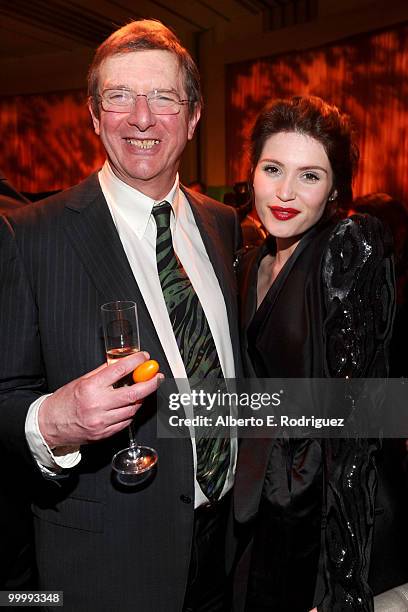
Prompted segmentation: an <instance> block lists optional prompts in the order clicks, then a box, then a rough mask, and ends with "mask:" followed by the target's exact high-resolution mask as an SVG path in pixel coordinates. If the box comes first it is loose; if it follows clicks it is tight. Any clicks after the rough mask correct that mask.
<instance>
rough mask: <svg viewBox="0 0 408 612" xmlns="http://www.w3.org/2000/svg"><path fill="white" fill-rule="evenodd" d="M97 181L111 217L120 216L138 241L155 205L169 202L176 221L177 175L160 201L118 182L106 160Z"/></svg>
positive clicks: (177, 199)
mask: <svg viewBox="0 0 408 612" xmlns="http://www.w3.org/2000/svg"><path fill="white" fill-rule="evenodd" d="M99 181H100V184H101V187H102V191H103V192H104V194H105V195H106V198H107V200H108V205H109V207H110V208H111V211H112V214H113V216H115V214H117V213H118V214H120V216H121V217H122V218H123V219H124V220H125V221H126V222H127V223H128V224H129V225H130V227H131V228H132V229H133V230H134V232H135V233H136V235H137V237H138V238H139V239H142V238H143V236H144V234H145V232H146V229H147V225H148V223H149V219H150V216H151V213H152V208H153V206H154V205H155V204H158V203H159V202H163V201H164V200H166V201H167V202H170V204H171V205H172V208H173V212H174V215H175V217H176V220H177V211H178V206H179V176H178V174H177V175H176V178H175V181H174V184H173V186H172V188H171V189H170V191H169V193H168V194H167V195H166V196H165V197H164V198H162V199H161V200H153V199H152V198H149V196H146V195H145V194H144V193H142V192H141V191H139V190H138V189H135V188H134V187H131V186H130V185H127V183H124V182H123V181H122V180H120V179H119V178H118V177H117V176H116V174H115V173H114V172H113V170H112V168H111V166H110V164H109V161H108V160H106V161H105V163H104V165H103V167H102V169H101V171H100V172H99Z"/></svg>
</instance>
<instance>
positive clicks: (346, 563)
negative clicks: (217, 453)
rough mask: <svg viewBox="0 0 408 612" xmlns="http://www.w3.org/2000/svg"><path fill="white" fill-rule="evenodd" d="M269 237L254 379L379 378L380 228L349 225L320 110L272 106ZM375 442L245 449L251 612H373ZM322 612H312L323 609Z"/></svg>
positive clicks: (248, 351) (243, 499) (338, 131)
mask: <svg viewBox="0 0 408 612" xmlns="http://www.w3.org/2000/svg"><path fill="white" fill-rule="evenodd" d="M251 155H252V174H253V176H252V179H253V188H254V195H255V203H256V208H257V212H258V215H259V217H260V219H261V221H262V223H263V225H264V226H265V228H266V230H267V232H268V237H267V239H266V241H265V243H264V244H263V245H262V246H261V247H260V248H258V249H254V250H252V251H250V252H248V253H246V255H245V256H244V257H243V259H242V261H241V266H240V280H241V299H242V336H243V337H242V341H243V347H244V357H245V361H246V367H247V375H248V376H258V377H263V378H267V377H272V378H303V377H305V378H309V377H310V378H314V377H316V378H326V377H341V378H344V377H353V378H355V377H383V376H386V375H387V360H386V354H387V348H388V344H389V338H390V331H391V323H392V315H393V308H394V291H393V271H392V261H391V245H390V242H389V240H388V239H387V237H386V236H384V232H383V228H382V226H381V224H380V223H379V222H378V221H377V219H375V218H372V217H369V216H367V215H355V216H352V217H350V218H348V219H340V217H339V216H338V214H337V212H336V211H337V209H338V208H339V207H340V206H341V207H342V208H347V203H349V202H350V201H351V199H352V189H351V181H352V177H353V173H354V171H355V168H356V165H357V160H358V151H357V148H356V146H355V144H354V143H353V139H352V134H351V129H350V125H349V122H348V119H347V117H346V116H345V115H342V114H341V113H340V112H339V111H338V109H337V108H336V107H334V106H329V105H328V104H326V103H324V102H323V101H322V100H321V99H320V98H315V97H296V98H292V99H291V100H283V101H282V100H281V101H276V102H273V103H272V104H270V105H269V106H267V107H266V109H265V110H264V111H263V112H262V113H261V114H260V115H259V117H258V119H257V121H256V124H255V126H254V128H253V131H252V136H251ZM377 447H378V444H377V443H376V442H375V441H373V440H367V439H348V440H342V439H337V440H331V439H330V440H328V439H326V440H322V439H269V440H243V441H242V444H241V447H240V455H239V459H238V467H237V478H236V486H235V508H236V517H237V520H238V521H239V522H241V523H246V524H252V526H253V546H252V557H251V562H250V571H249V579H248V591H247V596H246V607H245V609H246V611H248V612H249V611H250V612H258V611H259V612H260V611H264V610H265V611H266V610H268V611H270V612H308V611H309V610H311V609H312V608H313V609H314V610H316V609H317V610H318V612H340V611H345V610H350V611H353V612H357V611H364V612H365V611H372V609H373V603H372V593H371V590H370V587H369V585H368V582H367V576H368V570H369V562H370V548H371V539H372V527H373V522H374V513H375V510H374V500H375V490H376V478H375V453H376V450H377ZM314 606H315V607H314Z"/></svg>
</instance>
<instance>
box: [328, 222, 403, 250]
mask: <svg viewBox="0 0 408 612" xmlns="http://www.w3.org/2000/svg"><path fill="white" fill-rule="evenodd" d="M328 242H329V244H331V245H333V244H338V245H341V244H342V245H346V244H349V246H350V247H351V246H352V247H354V250H355V251H364V250H368V251H370V250H371V249H373V248H379V247H382V249H384V250H385V251H389V252H391V251H392V238H391V235H390V232H389V231H388V229H386V228H385V227H384V226H383V224H382V223H381V221H380V220H379V219H378V218H377V217H373V216H372V215H368V214H359V213H355V214H353V215H351V216H350V217H345V218H342V219H340V220H338V221H337V223H336V224H335V225H334V227H333V229H332V231H331V233H330V236H329V241H328Z"/></svg>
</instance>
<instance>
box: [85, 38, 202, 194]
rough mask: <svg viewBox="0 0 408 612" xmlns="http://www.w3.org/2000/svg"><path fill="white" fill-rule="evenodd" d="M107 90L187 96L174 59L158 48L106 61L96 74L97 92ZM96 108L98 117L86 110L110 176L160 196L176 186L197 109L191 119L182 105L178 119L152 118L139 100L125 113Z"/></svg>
mask: <svg viewBox="0 0 408 612" xmlns="http://www.w3.org/2000/svg"><path fill="white" fill-rule="evenodd" d="M105 89H131V90H133V91H134V92H135V93H137V94H148V93H149V92H151V91H153V90H154V89H167V90H172V91H175V92H176V93H177V94H178V95H179V97H180V99H181V100H183V99H186V98H187V95H186V92H185V90H184V84H183V76H182V71H181V69H180V67H179V64H178V61H177V57H176V56H175V55H173V54H172V53H170V52H169V51H160V50H148V51H135V52H131V53H125V54H121V55H114V56H112V57H108V58H107V59H106V60H104V62H102V64H101V67H100V71H99V94H101V93H102V92H103V91H104V90H105ZM99 109H100V115H99V118H98V117H96V116H95V115H94V113H93V112H92V109H91V107H90V112H91V115H92V120H93V124H94V128H95V132H96V134H98V136H100V138H101V140H102V142H103V145H104V147H105V149H106V153H107V156H108V159H109V161H110V164H111V166H112V169H113V171H114V173H115V174H116V175H117V176H118V177H119V178H120V179H121V180H122V181H124V182H125V183H127V184H128V185H130V186H131V187H135V188H136V189H138V190H139V191H141V192H142V193H144V194H145V195H147V196H150V197H151V198H153V199H155V200H159V199H160V198H163V197H164V196H165V195H166V194H167V193H168V192H169V191H170V189H171V187H172V185H173V183H174V180H175V176H176V173H177V169H178V166H179V162H180V157H181V154H182V152H183V150H184V148H185V146H186V144H187V141H188V140H191V138H192V137H193V134H194V129H195V126H196V124H197V121H198V120H199V118H200V112H199V110H197V111H196V112H195V113H194V115H193V116H191V117H189V114H188V105H187V104H186V105H183V106H180V112H179V113H178V114H177V115H154V114H153V113H152V112H151V111H150V109H149V106H148V103H147V99H146V98H145V97H142V96H140V97H137V98H136V103H135V104H134V106H133V109H132V111H130V112H127V113H117V112H112V111H104V110H103V108H102V107H101V106H100V107H99Z"/></svg>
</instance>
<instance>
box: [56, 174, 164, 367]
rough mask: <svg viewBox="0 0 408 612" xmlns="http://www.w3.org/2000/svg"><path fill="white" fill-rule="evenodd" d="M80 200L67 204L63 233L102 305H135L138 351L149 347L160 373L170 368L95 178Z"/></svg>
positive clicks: (90, 181)
mask: <svg viewBox="0 0 408 612" xmlns="http://www.w3.org/2000/svg"><path fill="white" fill-rule="evenodd" d="M85 183H86V188H84V189H83V197H82V198H81V197H79V198H77V199H76V201H70V202H69V204H68V205H67V206H66V211H65V217H66V222H65V231H66V234H67V236H68V239H69V240H70V242H71V243H72V245H73V247H74V249H75V250H76V252H77V253H78V255H79V257H80V259H81V261H82V263H83V265H84V267H85V269H86V271H87V273H88V275H89V277H90V278H91V279H92V282H93V283H94V285H95V286H96V288H97V289H98V291H99V293H100V294H101V304H102V303H104V302H110V301H116V300H134V301H135V302H136V303H137V305H138V315H139V329H140V341H141V348H143V347H148V348H149V351H150V352H151V353H152V355H155V357H156V359H158V361H160V366H161V371H162V372H163V373H164V374H165V375H166V376H171V371H170V367H169V365H168V363H167V359H166V356H165V354H164V351H163V349H162V346H161V343H160V340H159V338H158V336H157V333H156V330H155V328H154V325H153V322H152V320H151V318H150V315H149V313H148V310H147V308H146V305H145V303H144V300H143V297H142V294H141V292H140V290H139V287H138V285H137V282H136V280H135V277H134V276H133V272H132V269H131V267H130V265H129V262H128V259H127V257H126V253H125V251H124V249H123V246H122V243H121V240H120V238H119V235H118V233H117V230H116V227H115V225H114V223H113V220H112V216H111V214H110V212H109V208H108V205H107V203H106V200H105V198H104V196H103V194H102V191H101V189H100V186H99V181H98V178H97V175H92V176H91V177H89V179H87V180H86V181H84V186H85Z"/></svg>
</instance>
